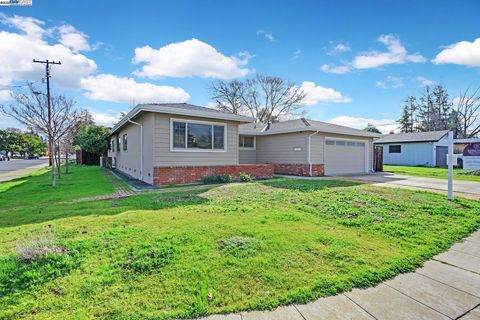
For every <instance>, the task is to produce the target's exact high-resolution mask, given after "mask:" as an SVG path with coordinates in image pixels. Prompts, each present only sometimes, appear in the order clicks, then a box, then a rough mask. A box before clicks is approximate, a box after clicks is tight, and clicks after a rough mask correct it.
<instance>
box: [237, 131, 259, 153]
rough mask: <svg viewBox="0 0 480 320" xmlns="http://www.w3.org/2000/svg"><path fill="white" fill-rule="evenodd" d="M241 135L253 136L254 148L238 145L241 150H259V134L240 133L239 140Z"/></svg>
mask: <svg viewBox="0 0 480 320" xmlns="http://www.w3.org/2000/svg"><path fill="white" fill-rule="evenodd" d="M240 136H248V137H253V148H252V147H240V146H239V147H238V149H239V150H257V136H254V135H253V134H239V135H238V141H239V142H240Z"/></svg>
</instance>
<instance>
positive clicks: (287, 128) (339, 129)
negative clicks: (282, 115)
mask: <svg viewBox="0 0 480 320" xmlns="http://www.w3.org/2000/svg"><path fill="white" fill-rule="evenodd" d="M267 127H268V125H267V124H266V123H249V124H244V125H241V126H239V133H240V134H251V135H271V134H280V133H291V132H300V131H320V132H326V133H336V134H344V135H351V136H362V137H372V138H375V137H380V135H379V134H376V133H373V132H368V131H365V130H360V129H354V128H350V127H345V126H339V125H336V124H332V123H327V122H322V121H317V120H311V119H305V118H301V119H295V120H288V121H282V122H274V123H271V124H270V128H269V129H267Z"/></svg>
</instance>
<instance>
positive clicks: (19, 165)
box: [0, 158, 48, 182]
mask: <svg viewBox="0 0 480 320" xmlns="http://www.w3.org/2000/svg"><path fill="white" fill-rule="evenodd" d="M46 165H48V159H47V158H42V159H38V160H33V159H32V160H20V159H12V160H10V161H0V182H5V181H9V180H12V179H15V178H18V177H21V176H24V175H26V174H29V173H30V172H33V171H36V170H38V169H40V168H42V167H44V166H46Z"/></svg>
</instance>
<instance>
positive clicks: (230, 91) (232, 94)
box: [209, 80, 248, 114]
mask: <svg viewBox="0 0 480 320" xmlns="http://www.w3.org/2000/svg"><path fill="white" fill-rule="evenodd" d="M244 86H245V83H244V82H241V81H238V80H233V81H228V82H227V81H222V80H220V81H216V82H213V83H212V84H211V86H210V88H209V91H210V93H211V95H210V96H211V98H212V99H213V100H215V102H216V108H217V109H218V110H222V111H228V112H231V113H234V114H243V113H245V112H248V109H247V108H246V106H245V104H244V103H243V100H242V93H243V91H244Z"/></svg>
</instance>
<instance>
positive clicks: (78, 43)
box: [58, 25, 92, 52]
mask: <svg viewBox="0 0 480 320" xmlns="http://www.w3.org/2000/svg"><path fill="white" fill-rule="evenodd" d="M58 32H59V33H60V39H59V41H60V43H61V44H63V45H64V46H66V47H67V48H70V49H71V50H72V51H73V52H79V51H91V50H92V46H91V45H90V44H89V43H88V36H87V35H86V34H85V33H83V32H81V31H78V30H77V29H75V27H73V26H71V25H63V26H60V27H58Z"/></svg>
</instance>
